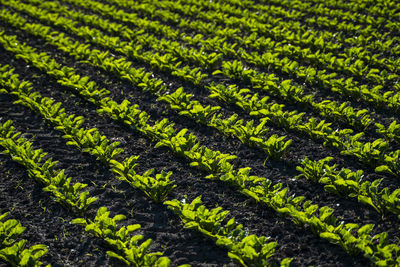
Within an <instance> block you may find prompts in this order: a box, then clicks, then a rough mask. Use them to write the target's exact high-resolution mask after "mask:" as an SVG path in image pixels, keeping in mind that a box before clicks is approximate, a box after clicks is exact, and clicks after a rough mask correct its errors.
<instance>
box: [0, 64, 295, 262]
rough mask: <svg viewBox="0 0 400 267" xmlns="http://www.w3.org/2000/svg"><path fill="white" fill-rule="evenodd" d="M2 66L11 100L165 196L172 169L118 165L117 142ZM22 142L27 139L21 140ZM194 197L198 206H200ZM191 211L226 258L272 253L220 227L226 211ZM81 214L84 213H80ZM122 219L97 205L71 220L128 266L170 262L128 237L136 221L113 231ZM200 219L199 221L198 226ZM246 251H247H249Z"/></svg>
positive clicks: (154, 195) (131, 161)
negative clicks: (89, 213)
mask: <svg viewBox="0 0 400 267" xmlns="http://www.w3.org/2000/svg"><path fill="white" fill-rule="evenodd" d="M2 70H3V73H4V74H3V77H2V80H1V84H2V85H3V86H4V87H7V88H8V90H9V91H6V89H4V91H3V93H4V92H7V93H9V94H12V95H14V96H16V97H18V101H16V103H19V104H22V105H25V106H27V107H29V108H31V109H33V110H35V111H37V112H39V113H40V114H41V115H42V116H43V117H44V118H45V119H46V120H48V121H49V122H51V123H52V124H53V125H54V126H55V128H56V129H57V130H59V131H62V132H63V133H64V134H65V135H64V136H63V138H65V139H66V140H67V144H68V145H73V146H76V147H78V148H79V149H80V150H82V151H83V152H87V153H90V154H92V155H93V156H96V157H97V160H100V161H101V162H103V163H104V164H106V165H107V166H109V167H110V169H111V170H112V171H113V172H114V173H116V174H117V175H118V177H117V178H118V179H121V180H123V181H126V182H129V183H131V184H132V185H133V187H135V188H138V189H140V190H142V191H143V192H144V193H145V194H146V195H147V196H149V197H150V198H151V199H153V200H154V201H157V202H159V201H162V200H164V199H165V198H166V196H167V194H168V192H169V191H171V190H172V189H173V188H174V187H175V186H176V185H173V182H171V181H169V179H168V178H169V177H170V176H171V174H172V173H168V174H166V173H165V172H162V173H161V174H157V175H156V176H155V177H156V178H152V177H151V176H150V175H151V173H152V172H153V171H154V170H153V169H151V170H149V171H146V172H145V174H143V175H138V174H136V173H135V171H134V168H135V167H136V165H137V164H136V160H137V158H138V157H135V156H131V157H129V158H126V159H125V160H123V162H122V163H121V162H118V161H117V160H116V157H117V156H118V155H119V154H121V153H122V152H123V151H122V149H121V148H117V146H118V145H119V143H118V142H114V143H109V140H108V139H107V138H106V137H105V136H101V135H100V134H99V132H98V131H97V129H95V128H92V129H83V128H80V125H81V124H82V123H83V117H76V116H75V115H69V116H67V114H66V112H65V110H64V109H63V108H62V107H61V103H54V101H52V100H51V99H49V98H46V97H44V98H42V97H41V96H40V94H39V93H37V92H34V91H33V90H32V89H33V88H32V86H31V84H30V83H29V82H27V81H22V82H20V81H19V80H18V76H17V75H15V74H13V71H12V69H9V67H8V66H4V67H3V68H2ZM6 70H8V71H6ZM24 141H25V143H26V140H24ZM91 200H92V201H94V200H95V199H93V198H92V199H91ZM198 200H199V199H197V204H199V203H198ZM176 201H177V200H174V201H173V202H166V205H169V206H171V207H172V206H173V205H174V204H173V203H176ZM168 203H170V204H168ZM89 204H90V203H88V205H89ZM200 204H201V203H200ZM88 205H86V206H85V208H87V206H88ZM81 210H82V209H80V211H81ZM220 210H221V208H218V209H215V212H216V211H218V212H220ZM193 212H194V213H195V214H198V216H199V219H197V220H199V221H197V220H194V219H193V222H192V223H195V222H197V223H198V224H199V227H198V230H199V231H200V232H202V233H206V232H207V231H211V232H210V234H209V235H208V237H211V234H212V233H213V232H214V233H213V236H212V238H213V239H215V240H216V241H217V240H218V242H217V244H218V245H220V246H223V247H226V248H228V251H229V256H230V257H232V258H233V259H234V260H236V261H238V262H240V263H243V264H249V263H252V262H253V263H254V264H257V262H260V263H259V264H261V265H260V266H262V265H263V264H265V263H266V262H267V260H268V258H270V257H271V256H272V255H273V254H274V251H275V247H276V245H277V243H276V242H267V240H268V239H267V238H266V237H257V236H255V235H249V234H248V233H247V231H244V230H242V228H243V226H242V225H238V224H237V223H235V221H234V219H231V220H230V222H229V224H227V225H226V226H225V228H224V230H223V231H222V229H220V228H221V226H219V225H220V224H221V223H222V220H223V219H224V218H225V217H226V215H227V214H228V212H227V211H224V212H222V214H221V215H223V216H224V217H215V216H214V212H212V213H210V214H208V213H205V212H206V209H205V207H204V206H203V205H200V206H199V205H196V208H195V210H193ZM80 214H83V213H82V212H80ZM124 218H125V216H123V215H116V216H115V217H114V218H109V212H108V211H107V209H106V208H105V207H101V208H99V209H98V211H97V215H96V218H95V219H94V221H91V220H89V219H86V218H78V219H75V220H73V223H78V224H82V225H84V226H85V230H86V231H87V232H89V233H91V234H93V235H94V236H96V237H98V238H102V239H104V240H105V241H106V243H108V244H109V245H111V247H113V248H114V249H115V250H117V253H116V252H113V251H108V252H107V254H108V255H109V256H111V257H115V258H117V259H119V260H121V261H123V262H125V263H127V264H135V266H168V265H169V260H168V259H167V258H165V257H162V258H157V257H156V256H159V255H162V253H146V251H147V250H148V249H149V247H150V245H151V240H150V239H148V240H146V241H144V242H143V243H142V244H141V245H140V246H139V244H138V242H139V241H140V240H141V239H142V238H143V237H142V236H133V237H131V238H130V239H128V237H127V236H128V235H129V234H130V233H132V232H134V231H136V230H138V229H139V228H140V225H130V226H127V227H126V228H125V227H122V228H120V229H117V227H116V223H117V222H118V221H120V220H122V219H124ZM221 218H222V219H221ZM200 219H201V220H200ZM204 220H207V223H204V222H203V221H204ZM203 223H204V225H202V224H203ZM211 223H213V225H214V227H215V229H214V228H210V227H208V228H205V226H207V225H208V226H209V225H210V224H211ZM216 229H220V230H221V231H219V232H218V233H215V230H216ZM228 237H229V238H228ZM231 237H234V238H231ZM254 240H255V241H256V242H255V243H253V242H254ZM228 241H230V242H228ZM127 244H128V245H127ZM249 250H250V251H252V253H250V255H249V252H248V251H249ZM289 262H290V259H286V260H284V261H282V265H287V264H288V263H289Z"/></svg>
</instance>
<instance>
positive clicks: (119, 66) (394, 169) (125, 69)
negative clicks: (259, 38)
mask: <svg viewBox="0 0 400 267" xmlns="http://www.w3.org/2000/svg"><path fill="white" fill-rule="evenodd" d="M8 17H9V20H10V21H11V23H13V22H14V23H15V24H14V25H24V26H22V28H23V29H26V30H27V31H29V32H30V33H32V34H39V36H43V37H44V38H46V40H47V41H48V42H50V43H52V44H54V45H56V46H57V47H58V48H59V49H62V50H63V51H66V52H68V53H71V54H72V55H74V56H75V57H76V58H77V59H85V60H89V62H90V63H92V64H94V65H96V66H98V67H101V68H103V69H104V70H106V71H110V72H112V73H115V74H117V75H118V76H120V77H121V78H123V79H127V80H129V81H130V82H132V83H133V84H135V85H137V86H139V87H145V89H146V90H150V91H153V92H160V91H161V90H165V87H163V85H162V81H160V80H155V79H152V78H148V77H149V76H150V74H149V73H143V72H142V73H141V74H139V75H138V74H137V71H135V69H134V68H131V66H130V63H129V62H127V61H126V60H125V59H124V58H120V59H117V60H116V59H114V58H113V57H111V56H108V53H107V52H100V51H97V50H89V47H88V45H83V44H79V43H77V42H75V43H73V42H72V41H70V40H69V39H68V38H66V37H64V36H63V35H58V37H57V38H55V35H56V34H57V33H56V32H52V34H48V32H49V30H50V29H49V28H48V27H43V26H41V25H39V24H25V22H24V21H23V20H22V19H20V20H19V21H18V20H17V19H16V18H17V17H15V16H14V17H12V16H11V15H9V16H8ZM60 24H63V25H68V24H67V23H62V22H61V23H60ZM38 27H39V28H41V29H38ZM100 40H101V39H100ZM247 75H248V74H247ZM143 77H145V78H144V79H143ZM143 80H144V81H143ZM283 85H285V86H283ZM283 85H282V86H281V87H280V88H279V89H281V91H283V90H285V89H287V90H288V92H286V95H290V96H291V97H294V98H296V95H294V94H293V93H292V91H290V90H291V87H290V85H287V84H286V83H284V84H283ZM217 89H219V92H218V91H217ZM217 89H214V95H216V96H218V94H219V95H221V92H224V91H225V92H226V91H228V90H226V89H224V87H223V86H220V87H219V88H218V87H217ZM279 89H277V90H279ZM179 93H180V95H179ZM242 93H243V91H242ZM182 94H184V93H182V92H179V90H178V95H177V96H176V95H172V96H174V98H175V99H171V97H172V96H171V95H170V96H169V97H168V98H167V97H162V98H161V99H163V100H168V99H169V102H170V104H171V105H173V106H174V107H175V108H180V109H181V111H182V108H184V109H185V110H184V111H182V112H184V114H186V115H189V116H192V117H193V116H197V117H195V118H196V119H197V120H198V121H202V120H203V121H204V120H206V119H207V116H208V117H209V118H211V117H212V116H213V115H214V113H215V111H216V109H215V108H214V110H213V108H212V107H210V106H208V107H205V108H204V107H202V106H201V105H199V104H198V103H195V105H194V106H195V107H197V108H192V107H193V106H188V105H186V106H185V104H184V103H185V102H184V101H183V102H182V100H183V99H185V98H187V96H185V95H182ZM237 96H239V97H240V95H239V94H237ZM220 99H221V97H220ZM243 99H244V98H243V97H241V99H239V100H242V102H244V101H243ZM297 99H300V97H297ZM252 100H253V103H257V102H258V101H257V100H258V99H257V98H255V99H252ZM266 100H267V99H265V101H266ZM179 102H181V103H182V104H181V105H180V106H178V105H177V103H179ZM186 104H187V103H186ZM243 105H244V104H242V106H243ZM247 107H248V108H250V111H251V113H252V114H253V115H260V114H262V115H263V117H264V118H268V116H272V117H274V119H275V121H278V122H280V125H279V124H278V125H279V126H281V127H282V126H286V127H284V128H292V129H293V128H294V129H295V130H300V131H302V132H305V133H306V134H308V135H310V136H311V137H314V138H315V137H317V138H323V140H324V144H325V145H329V146H333V147H337V148H339V149H340V150H342V153H343V154H348V155H353V156H356V157H358V158H359V159H360V160H361V161H362V162H365V163H366V164H368V165H371V166H374V167H377V168H376V169H377V171H385V172H388V173H390V174H392V175H395V176H397V175H398V169H399V165H398V162H397V161H396V158H397V157H398V153H399V151H394V152H389V153H387V152H386V151H387V149H388V148H389V146H388V142H387V141H384V140H382V139H377V140H375V141H373V142H367V143H363V142H360V141H358V140H359V139H360V138H361V137H362V135H363V134H362V133H358V134H355V135H353V136H350V135H349V134H350V133H352V131H351V130H349V129H344V130H341V131H333V130H332V129H331V128H330V127H329V126H330V124H328V123H325V122H324V121H321V122H317V121H315V120H314V119H310V121H309V122H308V123H307V124H304V125H300V127H297V124H299V122H300V120H301V117H302V114H296V113H295V112H291V113H287V112H286V113H283V112H281V113H277V108H278V109H279V106H278V105H266V108H265V106H263V107H261V108H260V107H259V105H258V107H254V105H249V104H247ZM364 113H365V112H364ZM360 114H361V115H362V114H363V113H360ZM288 115H289V116H288ZM288 117H289V118H288ZM214 118H217V119H218V116H216V117H214ZM267 120H271V118H268V119H267ZM214 121H215V120H214ZM225 121H227V122H228V123H230V124H232V123H235V120H232V119H231V120H229V119H228V120H225ZM282 122H283V123H282ZM206 124H208V125H212V126H214V125H215V122H214V123H213V122H212V121H211V122H206ZM226 125H229V124H227V123H220V126H219V127H217V128H219V129H222V131H223V132H225V133H228V134H233V135H235V134H236V136H237V137H238V138H239V139H241V140H243V138H245V136H244V135H243V133H241V132H238V131H237V130H236V131H235V130H232V127H231V129H225V128H226V127H227V126H226ZM249 126H250V125H249ZM222 127H223V128H222ZM243 128H244V127H242V128H241V129H243ZM233 129H234V127H233ZM389 129H390V128H389ZM242 132H243V131H242ZM248 132H252V133H256V132H255V131H254V130H249V131H248ZM258 132H259V130H258ZM255 138H258V139H255ZM255 138H253V139H251V136H250V137H248V138H247V140H249V141H252V142H253V143H256V144H257V145H258V146H261V147H262V148H263V149H264V150H265V151H266V152H267V154H268V156H272V157H279V156H280V155H281V154H282V153H283V152H284V150H285V149H286V147H287V146H288V142H286V143H285V142H283V140H282V138H277V136H272V137H271V138H270V139H269V140H265V141H263V140H262V139H260V138H259V137H258V136H255Z"/></svg>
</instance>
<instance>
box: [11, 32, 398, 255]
mask: <svg viewBox="0 0 400 267" xmlns="http://www.w3.org/2000/svg"><path fill="white" fill-rule="evenodd" d="M3 38H7V37H5V36H4V35H3ZM8 39H9V42H8V46H9V47H8V48H7V49H8V50H14V53H17V54H19V57H21V55H24V60H29V61H30V63H31V64H32V63H33V64H34V65H36V66H37V67H39V68H41V69H43V70H45V71H46V72H48V73H53V74H54V73H57V75H59V77H58V79H60V78H61V77H60V76H63V77H64V81H67V80H68V78H66V77H65V73H64V72H63V71H61V70H60V69H61V67H60V66H59V65H57V63H55V62H54V60H50V58H49V57H48V56H46V54H44V53H41V54H40V55H39V54H36V53H34V52H33V51H32V49H31V48H29V47H27V46H26V45H25V46H21V45H19V43H18V41H17V40H16V39H15V38H10V37H8ZM4 44H5V43H4V42H3V45H4ZM11 45H12V46H13V47H14V48H11V47H10V46H11ZM17 51H20V52H17ZM31 58H32V59H31ZM34 58H36V60H35V59H34ZM38 58H40V61H39V60H38ZM35 62H36V64H35ZM57 69H59V70H58V71H57ZM64 70H65V68H64ZM65 78H66V79H65ZM77 78H78V79H79V78H80V77H76V76H75V80H76V79H77ZM85 80H86V81H85V83H84V84H85V85H86V84H89V85H90V86H88V88H89V89H90V90H89V92H85V90H84V89H80V88H83V87H85V86H84V85H83V84H82V83H81V84H80V83H79V82H75V83H72V81H68V82H63V84H64V85H67V86H68V87H70V88H71V89H72V90H79V91H80V93H82V95H83V96H85V97H86V98H88V100H90V101H92V102H93V103H95V104H96V105H98V106H100V107H101V112H103V113H106V114H109V115H110V116H112V117H113V118H114V119H117V120H119V121H121V122H124V123H125V124H128V125H130V126H134V129H136V130H138V131H139V132H141V133H142V134H144V135H145V136H147V137H148V138H150V139H153V140H156V141H158V143H157V145H158V146H167V147H169V148H170V149H172V150H173V151H174V152H175V153H177V154H178V155H182V156H185V157H186V158H188V159H190V160H191V161H192V163H191V165H193V166H199V167H201V168H203V169H204V170H205V171H206V172H208V173H209V174H210V175H209V176H208V178H215V179H221V180H223V181H225V182H228V183H231V184H233V185H235V186H237V187H238V189H239V190H240V191H241V192H243V193H245V194H246V195H248V196H250V197H252V198H255V199H257V200H258V201H261V202H263V203H265V204H266V205H267V206H269V207H271V208H273V209H275V210H276V211H277V212H278V213H281V214H286V215H288V216H290V217H291V218H292V219H293V220H294V221H295V222H296V223H297V224H300V225H305V224H307V225H310V227H311V229H312V230H313V232H315V233H316V234H317V235H319V236H321V237H322V238H325V239H327V240H329V241H330V242H332V243H335V244H338V245H340V246H342V247H343V248H344V249H345V250H346V251H347V252H349V253H352V254H353V253H359V252H360V249H361V250H362V251H363V253H367V254H366V256H367V257H371V258H372V260H373V261H376V262H378V261H383V262H393V260H394V259H392V256H390V258H387V257H388V254H387V253H386V252H384V251H388V250H390V251H393V250H396V248H397V247H394V246H392V245H386V244H385V243H386V241H385V240H386V237H387V234H386V233H382V234H379V235H376V236H374V237H372V236H370V235H369V233H370V232H371V231H372V228H373V225H366V226H364V227H361V228H359V226H358V225H355V224H343V223H340V222H339V221H338V220H337V219H336V218H335V217H333V216H332V212H333V210H332V209H330V208H328V207H321V208H319V207H318V206H317V205H311V203H310V202H309V201H304V197H293V196H289V195H288V189H287V188H285V189H282V184H276V185H272V183H271V182H270V181H268V180H267V179H265V178H262V177H255V176H250V175H249V171H250V169H249V168H243V169H240V170H234V169H233V166H232V165H231V164H230V163H229V160H230V159H232V157H233V156H232V155H227V154H221V153H220V152H215V151H212V150H209V149H207V148H205V147H203V146H199V145H198V144H195V140H196V138H195V136H194V135H193V134H186V132H187V131H186V130H182V131H181V132H179V133H177V134H176V133H175V130H174V129H173V128H172V125H171V124H169V123H168V121H167V120H165V119H164V120H163V121H161V122H158V123H156V124H155V125H154V126H150V125H149V124H147V120H148V119H149V117H148V115H147V114H146V113H144V112H141V111H139V110H138V109H137V108H136V107H134V106H129V102H128V101H124V102H123V103H121V104H120V105H118V104H113V106H106V104H105V103H112V102H110V99H109V98H106V100H105V101H104V100H103V101H102V99H105V98H104V92H105V91H104V90H103V93H101V91H97V90H96V89H95V88H94V85H95V84H94V83H93V82H90V81H88V79H85ZM90 91H91V92H90ZM91 95H94V96H95V97H91ZM98 96H101V97H100V98H97V97H98ZM107 101H108V102H107ZM155 129H157V130H155ZM317 211H319V216H318V215H316V212H317ZM357 228H359V230H358V231H357V235H358V237H355V236H353V234H352V233H351V232H353V231H354V230H355V229H357ZM377 239H379V240H381V243H380V245H378V246H377V245H376V244H374V242H373V240H377ZM364 248H365V250H364ZM370 250H372V251H373V252H372V254H371V253H368V251H370ZM383 254H385V255H383ZM381 257H384V258H381Z"/></svg>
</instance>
